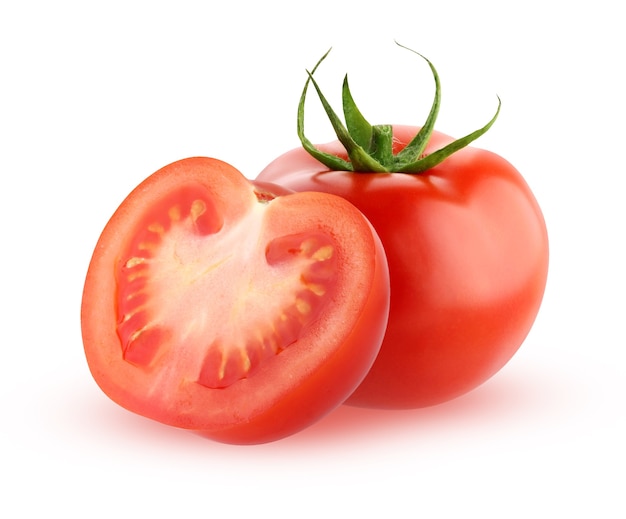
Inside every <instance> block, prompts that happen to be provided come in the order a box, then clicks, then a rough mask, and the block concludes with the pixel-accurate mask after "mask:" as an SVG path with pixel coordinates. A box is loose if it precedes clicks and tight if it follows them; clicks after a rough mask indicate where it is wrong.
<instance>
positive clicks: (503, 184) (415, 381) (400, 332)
mask: <svg viewBox="0 0 626 519" xmlns="http://www.w3.org/2000/svg"><path fill="white" fill-rule="evenodd" d="M324 57H325V56H324ZM323 59H324V58H322V60H323ZM322 60H320V62H321V61H322ZM426 62H427V63H428V65H429V66H430V68H431V70H432V73H433V76H434V79H435V85H436V89H435V99H434V102H433V105H432V108H431V111H430V113H429V116H428V118H427V120H426V122H425V123H424V125H423V126H421V127H417V126H403V125H381V126H372V125H370V124H369V123H368V122H367V120H366V119H365V118H364V117H363V115H362V114H361V112H360V111H359V109H358V108H357V106H356V104H355V103H354V100H353V98H352V95H351V92H350V89H349V86H348V81H347V77H346V79H344V83H343V91H342V94H343V95H342V100H343V109H344V115H345V123H346V124H345V126H344V125H343V123H342V122H341V121H340V120H339V118H338V116H337V115H336V114H335V113H334V112H333V110H332V108H331V107H330V105H329V104H328V102H327V101H326V99H325V98H324V96H323V95H322V93H321V91H320V89H319V87H318V85H317V83H316V82H315V80H314V79H313V75H312V74H313V73H314V72H315V68H314V69H313V72H312V73H311V74H309V76H308V79H307V82H306V84H305V88H304V91H303V94H302V97H301V100H300V105H299V107H298V133H299V136H300V139H301V141H302V147H300V148H296V149H293V150H291V151H288V152H286V153H285V154H283V155H282V156H280V157H278V158H276V159H275V160H274V161H272V162H271V163H270V164H269V165H268V166H267V167H266V168H265V169H264V170H263V171H262V172H261V173H260V175H259V176H258V177H257V178H258V179H259V180H264V181H267V182H275V183H278V184H280V185H282V186H285V187H286V188H288V189H293V190H295V191H320V192H326V193H333V194H336V195H339V196H341V197H343V198H345V199H347V200H349V201H350V202H351V203H353V204H354V205H355V206H356V207H358V208H359V209H360V210H361V211H362V212H363V214H365V216H366V217H367V218H368V219H369V221H370V222H371V223H372V225H373V226H374V228H375V229H376V231H377V232H378V235H379V236H380V239H381V240H382V242H383V245H384V247H385V252H386V254H387V260H388V263H389V271H390V283H391V308H390V315H389V324H388V328H387V331H386V335H385V338H384V341H383V345H382V347H381V351H380V354H379V356H378V358H377V360H376V362H375V364H374V366H373V367H372V369H371V370H370V372H369V374H368V375H367V377H366V378H365V380H364V381H363V383H362V384H361V385H360V387H359V388H358V389H357V390H356V391H355V392H354V393H353V395H352V396H351V397H350V398H349V399H348V401H347V403H351V404H354V405H359V406H367V407H379V408H416V407H425V406H430V405H434V404H439V403H442V402H445V401H447V400H450V399H452V398H455V397H458V396H460V395H462V394H464V393H467V392H468V391H470V390H472V389H474V388H475V387H477V386H478V385H480V384H482V383H483V382H485V381H486V380H487V379H489V378H490V377H491V376H492V375H493V374H495V373H496V372H497V371H498V370H500V368H502V367H503V366H504V365H505V364H506V363H507V362H508V361H509V360H510V359H511V358H512V356H513V355H514V354H515V352H516V351H517V350H518V348H519V347H520V345H521V344H522V343H523V342H524V340H525V338H526V336H527V334H528V333H529V331H530V329H531V327H532V325H533V323H534V321H535V318H536V316H537V313H538V311H539V308H540V305H541V301H542V298H543V294H544V289H545V286H546V280H547V274H548V234H547V230H546V224H545V221H544V218H543V215H542V212H541V209H540V207H539V204H538V203H537V200H536V199H535V197H534V195H533V193H532V192H531V190H530V188H529V186H528V184H527V183H526V181H525V180H524V178H523V177H522V175H521V174H520V173H519V171H517V170H516V169H515V168H514V167H513V165H512V164H511V163H509V162H508V161H507V160H505V159H504V158H502V157H500V156H498V155H497V154H495V153H492V152H489V151H486V150H481V149H478V148H474V147H470V146H467V145H468V144H469V143H470V142H472V141H473V140H475V139H476V138H478V137H479V136H481V135H483V134H484V133H485V132H486V131H487V130H488V129H489V128H490V127H491V126H492V124H493V123H494V121H495V120H496V117H497V115H498V113H499V108H498V112H496V115H495V116H494V117H493V118H492V119H491V120H490V121H489V123H488V124H487V125H485V126H484V127H483V128H481V129H479V130H477V131H475V132H473V133H470V134H468V135H467V136H465V137H463V138H460V139H457V140H455V139H453V138H451V137H449V136H447V135H445V134H443V133H441V132H438V131H435V130H434V124H435V120H436V117H437V113H438V109H439V103H440V87H439V77H438V74H437V72H436V70H435V68H434V66H433V65H432V63H430V61H428V60H426ZM318 65H319V63H318ZM316 68H317V66H316ZM311 83H312V84H313V85H314V86H315V88H316V90H317V92H318V94H319V97H320V99H321V101H322V104H323V106H324V109H325V110H326V113H327V114H328V116H329V118H330V121H331V123H332V125H333V128H334V129H335V131H336V133H337V136H338V140H336V141H333V142H331V143H328V144H325V145H319V146H313V145H312V144H311V142H310V141H309V140H308V139H307V138H306V137H305V136H304V122H303V118H304V103H305V95H306V92H307V87H308V86H309V84H311Z"/></svg>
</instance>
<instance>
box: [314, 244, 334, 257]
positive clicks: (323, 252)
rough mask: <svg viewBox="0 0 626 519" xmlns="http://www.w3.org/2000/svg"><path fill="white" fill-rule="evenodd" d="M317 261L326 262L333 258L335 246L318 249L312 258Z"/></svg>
mask: <svg viewBox="0 0 626 519" xmlns="http://www.w3.org/2000/svg"><path fill="white" fill-rule="evenodd" d="M311 257H312V258H313V259H314V260H315V261H326V260H329V259H330V258H332V257H333V246H332V245H324V246H323V247H320V248H319V249H317V250H316V251H315V252H314V253H313V255H312V256H311Z"/></svg>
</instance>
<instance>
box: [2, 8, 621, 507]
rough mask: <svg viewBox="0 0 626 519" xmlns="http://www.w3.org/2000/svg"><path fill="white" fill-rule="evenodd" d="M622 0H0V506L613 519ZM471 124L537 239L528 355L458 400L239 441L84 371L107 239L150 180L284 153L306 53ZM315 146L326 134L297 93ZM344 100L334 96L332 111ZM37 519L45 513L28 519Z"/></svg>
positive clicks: (396, 96)
mask: <svg viewBox="0 0 626 519" xmlns="http://www.w3.org/2000/svg"><path fill="white" fill-rule="evenodd" d="M618 7H619V3H617V2H613V1H611V0H597V1H596V2H593V3H582V2H576V1H574V2H568V3H565V2H562V1H560V0H559V1H554V0H543V1H534V0H529V1H527V2H522V3H520V2H518V3H512V4H507V3H503V2H501V1H488V0H476V1H472V2H465V1H445V0H444V1H439V2H420V1H419V0H411V1H404V0H386V1H377V2H372V1H369V0H360V1H359V2H342V1H341V0H333V1H327V0H316V1H314V2H306V3H301V2H289V3H288V2H283V1H277V0H267V1H263V2H253V1H250V2H247V3H246V2H240V1H237V0H232V1H229V2H226V1H213V2H208V1H206V2H200V1H198V2H188V1H184V0H183V1H180V0H179V1H176V2H160V1H155V2H133V1H130V0H125V1H123V2H121V1H120V2H118V1H108V2H100V3H97V2H78V1H76V2H70V1H66V0H58V1H56V2H43V1H40V2H36V1H28V0H25V1H21V2H10V1H9V2H3V3H2V6H1V7H0V67H1V68H0V74H1V76H0V168H1V169H2V181H1V184H0V185H1V187H0V200H1V203H0V211H1V213H0V239H1V247H2V253H1V255H0V262H1V263H0V265H1V271H0V272H1V275H2V285H1V289H0V290H1V294H2V295H1V297H2V299H3V301H4V305H3V309H2V311H1V313H0V316H1V317H0V318H1V319H2V350H1V355H2V360H1V362H0V370H1V373H0V384H1V386H0V398H1V399H2V400H1V401H0V413H1V416H2V427H1V428H0V431H1V432H0V435H1V436H0V438H1V442H0V456H1V459H0V466H1V469H0V471H1V472H2V475H3V476H4V478H3V479H4V482H3V483H2V484H1V485H2V486H1V487H0V495H1V497H0V516H2V517H35V516H39V517H44V516H46V517H49V516H52V515H55V514H56V513H62V514H63V515H64V516H74V515H72V514H73V513H74V512H76V513H80V514H82V515H80V517H124V518H125V517H149V516H154V517H166V516H172V517H182V516H189V515H192V516H194V517H217V516H221V517H244V516H247V515H249V514H255V513H258V512H262V513H263V514H268V515H269V514H272V515H274V516H276V517H359V516H363V515H364V514H365V512H367V513H368V516H369V515H371V516H378V517H380V516H383V514H384V517H418V516H419V517H429V518H430V517H467V516H469V515H470V514H479V515H481V516H483V517H571V516H572V514H573V513H574V512H578V515H577V517H601V518H612V517H625V516H626V504H625V502H624V501H625V500H626V497H624V488H625V487H626V476H625V472H624V467H625V466H626V448H625V447H624V437H626V417H625V414H626V405H625V395H626V376H625V375H626V374H625V368H624V349H625V347H626V340H625V333H624V315H623V314H624V313H625V312H624V311H625V310H626V303H625V302H624V289H625V288H626V286H625V279H624V277H625V276H624V267H623V265H624V260H625V257H624V256H625V254H624V252H623V242H624V238H625V232H624V222H625V221H626V220H625V216H626V215H625V210H624V205H623V190H624V182H623V178H624V175H625V173H626V171H625V167H624V158H623V150H624V140H623V138H624V126H623V121H624V117H625V115H626V113H625V112H626V111H625V106H624V92H625V91H626V84H625V80H624V76H623V63H624V59H623V51H624V50H625V49H626V45H625V43H626V42H625V41H624V40H625V38H624V37H623V27H622V24H621V20H622V16H621V15H618V12H617V10H618ZM394 39H397V40H398V41H399V42H400V43H403V44H404V45H407V46H409V47H411V48H414V49H415V50H418V51H420V52H421V53H423V54H425V55H426V56H428V57H429V58H430V59H431V60H432V61H433V62H434V63H435V65H436V66H437V68H438V70H439V73H440V76H441V81H442V84H443V105H442V109H441V116H440V119H439V122H438V125H437V128H438V129H439V130H441V131H444V132H446V133H449V134H452V135H455V136H460V135H462V134H465V133H467V132H469V131H472V130H474V129H475V128H478V127H479V126H482V125H483V124H484V123H485V122H486V121H487V120H488V119H489V118H490V117H491V115H492V113H493V111H494V110H495V107H496V95H500V97H501V98H502V101H503V108H502V113H501V116H500V118H499V120H498V121H497V123H496V124H495V126H494V127H493V128H492V129H491V131H490V132H489V134H488V135H486V136H484V137H483V138H481V139H480V141H478V142H477V143H476V145H477V146H480V147H484V148H488V149H491V150H493V151H496V152H497V153H499V154H501V155H503V156H504V157H506V158H507V159H508V160H509V161H511V162H512V163H513V164H515V165H516V167H517V168H518V169H519V170H520V171H521V172H522V173H523V174H524V176H525V177H526V179H527V181H528V182H529V184H530V185H531V188H532V189H533V191H534V192H535V194H536V196H537V199H538V200H539V202H540V204H541V206H542V208H543V210H544V213H545V217H546V220H547V223H548V227H549V233H550V238H551V267H550V278H549V283H548V288H547V292H546V296H545V300H544V304H543V307H542V309H541V312H540V315H539V317H538V319H537V322H536V325H535V327H534V328H533V330H532V332H531V334H530V336H529V337H528V339H527V341H526V342H525V344H524V345H523V346H522V348H521V350H520V351H519V352H518V354H517V355H516V356H515V357H514V359H513V360H512V361H511V362H510V363H509V364H508V365H507V366H506V367H505V368H504V369H503V370H502V371H501V372H500V373H498V374H497V375H496V376H495V377H494V378H492V379H491V380H490V381H489V382H487V383H486V384H484V385H483V386H481V387H480V388H478V389H477V390H475V391H473V392H472V393H470V394H468V395H467V396H465V397H462V398H460V399H458V400H456V401H453V402H450V403H448V404H445V405H441V406H438V407H436V408H432V409H425V410H416V411H408V412H381V411H367V410H359V409H353V408H347V407H343V408H340V409H339V410H338V411H337V412H335V413H333V414H331V415H330V416H328V417H327V418H326V419H324V420H322V421H321V422H319V423H318V424H317V425H315V426H313V427H311V428H309V429H307V430H306V431H304V432H302V433H300V434H298V435H295V436H293V437H291V438H288V439H285V440H283V441H280V442H276V443H272V444H268V445H261V446H251V447H236V446H229V445H222V444H219V443H214V442H210V441H207V440H204V439H201V438H200V437H197V436H195V435H193V434H190V433H188V432H185V431H179V430H175V429H171V428H168V427H165V426H162V425H160V424H156V423H152V422H150V421H148V420H145V419H143V418H141V417H138V416H134V415H132V414H130V413H128V412H126V411H124V410H122V409H121V408H119V407H117V406H116V405H115V404H113V403H112V402H111V401H109V400H108V399H107V397H105V396H104V395H103V394H102V393H101V392H100V390H99V389H98V388H97V386H96V385H95V383H94V382H93V380H92V379H91V376H90V374H89V372H88V369H87V365H86V362H85V360H84V356H83V352H82V344H81V337H80V323H79V309H80V298H81V290H82V284H83V280H84V275H85V272H86V269H87V265H88V262H89V259H90V256H91V253H92V250H93V246H94V245H95V242H96V239H97V237H98V235H99V233H100V231H101V229H102V227H103V226H104V224H105V223H106V221H107V219H108V218H109V216H110V215H111V214H112V212H113V211H114V209H115V208H116V207H117V205H118V204H119V203H120V202H121V200H122V199H123V198H124V197H125V196H126V194H127V193H128V192H129V191H130V190H131V189H132V188H133V187H134V186H135V185H136V184H137V183H139V182H140V181H141V180H142V179H143V178H144V177H146V176H148V175H149V174H150V173H152V172H153V171H155V170H156V169H158V168H160V167H161V166H163V165H165V164H168V163H169V162H172V161H174V160H177V159H180V158H183V157H187V156H191V155H208V156H214V157H218V158H221V159H223V160H225V161H228V162H230V163H232V164H233V165H234V166H236V167H238V168H239V169H240V170H241V171H242V172H243V173H244V174H246V176H248V177H254V176H255V175H256V174H257V173H258V172H259V171H260V170H261V169H262V168H263V166H264V165H265V164H266V163H267V162H269V161H270V160H271V159H272V158H274V157H275V156H277V155H279V154H281V153H282V152H284V151H287V150H288V149H291V148H293V147H295V146H297V145H298V141H297V137H296V133H295V113H296V112H295V111H296V105H297V101H298V96H299V94H300V91H301V88H302V85H303V83H304V80H305V77H306V76H305V68H307V67H309V68H310V67H312V66H313V65H314V64H315V62H316V61H317V59H318V58H319V57H320V56H321V55H322V54H323V53H324V52H325V51H326V50H327V49H328V48H329V47H331V46H332V47H333V51H332V52H331V54H330V56H329V58H328V59H327V61H326V62H325V64H324V66H323V68H321V69H320V71H319V74H318V78H319V80H320V83H321V84H322V86H323V87H324V90H325V91H326V93H327V94H328V97H329V99H330V100H331V101H332V102H335V104H336V101H337V99H338V97H339V92H340V85H341V80H342V78H343V74H344V73H345V72H349V73H350V78H351V86H352V89H353V93H354V95H355V97H356V99H357V101H358V102H360V105H361V108H362V110H363V111H364V113H365V114H366V116H367V117H368V118H369V119H370V120H372V121H373V122H375V123H388V122H393V123H405V124H415V125H419V124H421V123H422V122H423V120H424V118H425V115H426V113H427V111H428V108H429V106H430V101H431V99H432V94H433V84H432V78H431V77H430V76H429V72H428V69H427V67H426V66H425V64H424V63H423V62H421V61H420V60H419V58H417V57H416V56H414V55H412V54H411V53H408V52H406V51H404V50H402V49H400V48H399V47H397V46H396V45H395V44H394V43H393V40H394ZM307 107H308V111H309V116H308V118H307V129H308V133H309V137H310V138H311V140H313V141H316V142H321V141H327V140H331V139H332V138H333V135H332V130H331V128H330V126H329V125H328V124H326V123H324V119H323V116H322V113H321V108H320V106H319V105H318V104H316V103H314V102H311V103H310V104H308V105H307ZM338 108H339V107H338ZM36 513H37V514H38V515H34V514H36Z"/></svg>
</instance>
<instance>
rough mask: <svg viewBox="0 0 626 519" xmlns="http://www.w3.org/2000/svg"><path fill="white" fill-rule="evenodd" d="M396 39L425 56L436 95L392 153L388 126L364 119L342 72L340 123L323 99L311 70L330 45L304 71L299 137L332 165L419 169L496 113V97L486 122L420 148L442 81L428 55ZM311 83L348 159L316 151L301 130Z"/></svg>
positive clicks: (356, 169)
mask: <svg viewBox="0 0 626 519" xmlns="http://www.w3.org/2000/svg"><path fill="white" fill-rule="evenodd" d="M396 44H397V45H398V46H399V47H402V48H403V49H406V50H408V51H410V52H413V53H414V54H417V55H418V56H420V57H421V58H422V59H424V60H425V61H426V63H428V66H429V67H430V70H431V72H432V74H433V78H434V80H435V97H434V99H433V103H432V106H431V108H430V112H429V113H428V117H427V118H426V121H425V122H424V125H423V126H422V127H421V129H420V130H419V132H418V133H417V135H416V136H415V137H414V138H413V140H411V142H410V143H409V144H407V146H406V147H405V148H404V149H402V150H401V151H400V152H398V153H397V154H394V153H393V131H392V127H391V126H390V125H371V124H370V123H369V122H368V121H367V119H366V118H365V117H364V116H363V114H362V113H361V111H360V110H359V108H358V106H357V105H356V103H355V101H354V98H353V97H352V93H351V92H350V86H349V84H348V76H347V75H346V76H345V77H344V80H343V87H342V103H343V115H344V120H345V125H344V123H342V122H341V119H340V118H339V116H338V115H337V114H336V113H335V111H334V110H333V108H332V107H331V106H330V104H329V103H328V101H327V100H326V97H325V96H324V94H323V93H322V91H321V89H320V87H319V85H318V84H317V81H315V78H314V77H313V74H315V71H316V70H317V68H318V67H319V65H320V64H321V63H322V62H323V61H324V60H325V59H326V57H327V56H328V54H329V53H330V49H329V50H328V51H327V52H326V53H325V54H324V55H323V56H322V57H321V58H320V60H319V61H318V62H317V63H316V65H315V67H313V69H312V70H311V71H310V72H309V71H307V74H308V77H307V80H306V83H305V84H304V89H303V91H302V95H301V96H300V102H299V104H298V126H297V129H298V137H299V138H300V142H301V143H302V146H303V148H304V149H305V150H306V151H307V152H308V153H310V154H311V155H312V156H313V157H315V158H316V159H317V160H319V161H320V162H321V163H322V164H324V165H325V166H327V167H328V168H330V169H331V170H338V171H353V172H355V173H371V172H379V173H383V172H385V173H389V172H398V173H410V174H418V173H423V172H424V171H427V170H428V169H430V168H432V167H434V166H436V165H437V164H440V163H441V162H443V161H444V160H445V159H446V158H448V157H449V156H450V155H452V154H453V153H455V152H457V151H458V150H460V149H461V148H464V147H465V146H467V145H468V144H470V143H471V142H473V141H474V140H476V139H477V138H478V137H480V136H481V135H483V134H484V133H486V132H487V131H488V130H489V128H491V126H492V125H493V123H494V122H495V121H496V119H497V118H498V115H499V113H500V107H501V105H502V102H501V100H500V98H499V97H498V108H497V110H496V113H495V115H494V116H493V117H492V118H491V120H490V121H489V122H488V123H487V124H486V125H485V126H483V127H482V128H479V129H478V130H476V131H474V132H472V133H469V134H468V135H466V136H465V137H462V138H460V139H457V140H455V141H453V142H451V143H450V144H448V145H447V146H444V147H443V148H441V149H439V150H437V151H435V152H433V153H430V154H428V155H426V154H425V153H424V150H425V149H426V145H427V144H428V141H429V139H430V136H431V135H432V132H433V131H434V129H435V122H436V121H437V116H438V115H439V107H440V104H441V83H440V81H439V74H438V73H437V70H436V69H435V67H434V65H433V64H432V63H431V62H430V60H428V59H427V58H426V57H424V56H423V55H421V54H420V53H419V52H415V51H414V50H411V49H409V48H408V47H405V46H404V45H400V44H399V43H398V42H396ZM311 83H312V84H313V87H314V88H315V91H316V92H317V95H318V97H319V99H320V101H321V103H322V107H323V108H324V111H325V112H326V115H327V116H328V119H329V120H330V123H331V125H332V127H333V129H334V131H335V133H336V135H337V138H338V139H339V141H340V142H341V144H343V146H344V148H345V149H346V151H347V153H348V160H345V159H342V158H341V157H338V156H336V155H333V154H330V153H325V152H323V151H321V150H320V149H319V148H317V147H316V146H315V145H313V144H312V143H311V141H309V139H307V137H306V136H305V134H304V105H305V101H306V95H307V92H308V89H309V85H310V84H311Z"/></svg>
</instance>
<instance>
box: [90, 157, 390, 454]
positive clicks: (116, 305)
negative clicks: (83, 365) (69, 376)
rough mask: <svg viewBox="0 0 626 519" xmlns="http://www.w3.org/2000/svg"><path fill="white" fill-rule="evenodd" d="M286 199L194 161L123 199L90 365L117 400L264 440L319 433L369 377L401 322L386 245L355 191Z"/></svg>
mask: <svg viewBox="0 0 626 519" xmlns="http://www.w3.org/2000/svg"><path fill="white" fill-rule="evenodd" d="M276 191H277V192H278V193H279V194H282V195H283V196H276V195H275V194H272V193H271V192H269V191H268V190H267V186H263V187H262V188H259V189H257V188H256V187H255V186H254V185H253V184H252V183H250V182H248V181H247V180H246V179H245V178H243V176H242V175H241V174H240V173H239V172H237V171H236V170H234V168H231V167H229V166H228V165H225V164H223V163H220V162H218V161H215V160H213V159H187V161H181V162H179V163H174V164H173V165H171V166H169V167H167V168H164V170H162V171H161V172H157V173H156V174H155V175H153V176H152V177H150V178H149V179H147V180H146V181H145V182H144V183H143V184H142V185H141V186H139V187H138V188H137V189H136V190H135V191H134V192H133V193H131V195H130V196H129V197H128V199H127V200H126V201H125V202H124V203H123V204H122V205H121V206H120V209H118V211H117V212H116V214H115V215H114V216H113V218H112V219H111V221H110V222H109V224H108V225H107V227H106V228H105V230H104V232H103V234H102V236H101V238H100V241H99V244H98V246H97V247H96V251H95V252H94V257H93V258H92V262H91V264H90V269H89V272H88V276H87V280H86V284H85V292H84V295H83V309H82V322H83V338H84V343H85V351H86V354H87V359H88V362H89V364H90V368H91V369H92V373H93V374H94V377H95V378H96V380H97V381H98V383H99V384H100V385H101V387H102V388H103V389H104V391H105V393H107V394H108V395H109V396H111V398H112V399H113V400H115V401H116V402H118V403H119V404H121V405H122V406H124V407H127V408H129V409H131V410H133V411H135V412H138V413H140V414H143V415H145V416H148V417H150V418H154V419H157V420H159V421H162V422H165V423H168V424H171V425H176V426H180V427H187V428H191V429H196V430H200V431H202V432H203V433H204V434H206V435H207V436H210V437H214V438H216V439H220V440H222V441H230V442H237V443H256V442H262V441H270V440H273V439H277V438H278V437H282V436H285V435H288V434H292V433H293V432H295V431H297V430H299V429H301V428H302V427H305V426H306V425H309V424H310V423H312V422H313V421H315V420H317V419H319V418H320V417H321V416H323V415H324V414H325V413H327V412H328V411H330V410H331V409H332V408H334V407H336V406H337V405H339V404H341V403H342V402H343V401H344V400H345V399H346V398H347V397H348V396H349V394H350V393H351V392H352V390H354V388H355V387H356V386H357V385H358V383H359V382H360V381H361V380H362V379H363V377H364V376H365V374H366V372H367V370H368V369H369V367H371V364H372V363H373V360H374V358H375V356H376V354H377V352H378V349H379V348H380V343H381V341H382V336H383V333H384V328H385V324H386V320H387V316H386V314H387V312H388V305H389V289H388V273H387V267H386V259H385V256H384V252H383V250H382V245H381V244H380V241H379V240H378V238H377V236H376V234H375V232H374V231H373V229H372V228H371V226H370V225H369V223H368V222H367V220H366V219H365V218H364V217H363V216H362V214H361V213H360V212H359V211H357V210H356V209H355V208H353V207H352V206H351V205H350V204H348V203H347V202H345V201H344V200H342V199H341V198H339V197H334V196H331V195H321V196H320V194H310V195H306V194H290V195H286V196H285V195H284V190H281V189H279V188H276ZM354 356H356V358H354ZM329 357H333V358H335V357H336V358H337V359H340V360H339V363H338V364H337V363H336V362H334V361H332V362H331V361H328V358H329ZM351 357H353V358H351ZM317 379H319V381H324V382H323V383H324V384H329V383H332V384H333V386H334V387H333V388H332V390H329V389H328V388H327V387H316V385H315V384H313V381H315V380H317ZM331 381H332V382H331ZM299 406H303V410H300V411H297V412H296V411H295V410H294V408H295V407H299ZM278 415H280V416H279V418H278V419H277V417H278ZM270 416H273V420H270V419H269V418H268V417H270Z"/></svg>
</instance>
